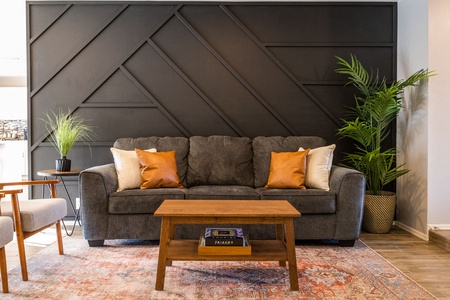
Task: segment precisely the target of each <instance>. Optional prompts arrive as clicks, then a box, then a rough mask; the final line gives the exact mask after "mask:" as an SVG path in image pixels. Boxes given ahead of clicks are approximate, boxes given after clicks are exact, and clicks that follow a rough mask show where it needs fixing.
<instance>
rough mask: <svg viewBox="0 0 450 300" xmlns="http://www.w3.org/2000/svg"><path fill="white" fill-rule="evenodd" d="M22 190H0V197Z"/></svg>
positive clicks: (18, 192)
mask: <svg viewBox="0 0 450 300" xmlns="http://www.w3.org/2000/svg"><path fill="white" fill-rule="evenodd" d="M22 192H23V190H22V189H16V190H0V198H3V197H5V195H10V194H20V193H22Z"/></svg>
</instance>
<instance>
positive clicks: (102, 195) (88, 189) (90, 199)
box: [79, 164, 118, 240]
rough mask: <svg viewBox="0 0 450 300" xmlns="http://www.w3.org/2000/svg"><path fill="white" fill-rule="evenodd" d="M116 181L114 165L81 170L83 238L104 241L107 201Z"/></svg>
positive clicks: (115, 188)
mask: <svg viewBox="0 0 450 300" xmlns="http://www.w3.org/2000/svg"><path fill="white" fill-rule="evenodd" d="M117 187H118V179H117V173H116V169H115V167H114V164H107V165H102V166H96V167H92V168H89V169H86V170H83V171H82V172H81V173H80V176H79V188H80V199H81V207H80V210H81V221H82V224H83V226H82V228H83V235H84V238H85V239H87V240H104V239H106V237H107V230H108V216H109V214H108V199H109V194H111V193H113V192H115V191H116V190H117Z"/></svg>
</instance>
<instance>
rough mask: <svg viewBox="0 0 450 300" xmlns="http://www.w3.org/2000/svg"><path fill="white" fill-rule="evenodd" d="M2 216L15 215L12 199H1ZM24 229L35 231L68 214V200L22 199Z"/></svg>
mask: <svg viewBox="0 0 450 300" xmlns="http://www.w3.org/2000/svg"><path fill="white" fill-rule="evenodd" d="M0 205H1V209H0V211H1V212H2V213H1V214H2V216H9V217H11V218H12V217H13V210H12V206H11V201H1V203H0ZM19 207H20V217H21V219H22V230H23V231H24V232H33V231H36V230H38V229H41V228H42V227H44V226H47V225H49V224H53V223H55V222H56V221H58V220H60V219H62V218H64V217H65V216H66V215H67V201H66V199H63V198H49V199H33V200H20V201H19Z"/></svg>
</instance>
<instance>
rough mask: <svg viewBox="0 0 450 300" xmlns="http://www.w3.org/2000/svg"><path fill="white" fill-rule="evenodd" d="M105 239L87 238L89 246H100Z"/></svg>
mask: <svg viewBox="0 0 450 300" xmlns="http://www.w3.org/2000/svg"><path fill="white" fill-rule="evenodd" d="M104 242H105V240H88V244H89V247H102V246H103V243H104Z"/></svg>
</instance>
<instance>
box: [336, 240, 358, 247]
mask: <svg viewBox="0 0 450 300" xmlns="http://www.w3.org/2000/svg"><path fill="white" fill-rule="evenodd" d="M354 245H355V240H339V246H341V247H353V246H354Z"/></svg>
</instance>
